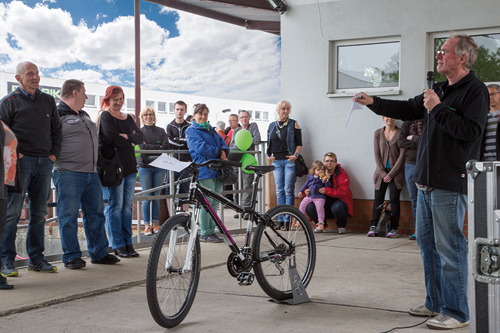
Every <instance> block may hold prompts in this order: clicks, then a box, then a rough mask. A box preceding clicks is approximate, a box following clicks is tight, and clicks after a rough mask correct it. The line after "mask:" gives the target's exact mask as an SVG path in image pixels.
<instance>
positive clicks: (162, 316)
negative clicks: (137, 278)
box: [146, 215, 201, 328]
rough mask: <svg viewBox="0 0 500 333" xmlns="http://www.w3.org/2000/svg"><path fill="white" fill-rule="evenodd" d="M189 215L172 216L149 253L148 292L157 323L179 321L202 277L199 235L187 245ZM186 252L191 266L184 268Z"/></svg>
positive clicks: (185, 311) (174, 322) (173, 324)
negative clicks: (192, 242)
mask: <svg viewBox="0 0 500 333" xmlns="http://www.w3.org/2000/svg"><path fill="white" fill-rule="evenodd" d="M189 223H190V219H189V217H188V216H186V215H175V216H173V217H171V218H169V219H168V220H167V221H166V222H165V223H164V225H163V226H162V228H161V229H160V232H159V233H158V235H157V237H156V240H155V241H154V243H153V246H152V248H151V252H150V254H149V261H148V268H147V275H146V294H147V299H148V305H149V310H150V312H151V315H152V316H153V318H154V320H155V321H156V322H157V323H158V325H160V326H162V327H166V328H172V327H175V326H177V325H179V324H180V323H181V322H182V321H183V320H184V318H185V317H186V315H187V314H188V312H189V309H190V308H191V305H192V304H193V301H194V297H195V295H196V290H197V288H198V281H199V278H200V260H201V252H200V239H199V236H198V235H193V236H194V237H195V240H194V241H195V243H194V246H193V249H192V251H190V250H189V248H188V243H189V239H190V236H191V230H190V228H189ZM187 256H191V267H188V269H185V267H184V265H185V262H186V258H187Z"/></svg>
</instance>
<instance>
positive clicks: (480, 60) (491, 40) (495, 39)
mask: <svg viewBox="0 0 500 333" xmlns="http://www.w3.org/2000/svg"><path fill="white" fill-rule="evenodd" d="M465 33H467V34H468V35H469V36H471V37H472V38H473V39H474V41H475V42H476V44H477V46H478V47H479V49H478V52H477V59H476V62H474V64H473V65H472V68H471V70H473V71H474V72H475V73H476V76H477V78H478V79H479V80H481V81H483V82H485V83H489V82H495V83H496V82H499V81H500V67H499V66H498V64H499V63H500V33H499V32H498V29H496V31H491V32H488V31H484V32H483V31H475V32H470V31H469V32H465ZM448 37H449V35H445V36H442V35H437V34H436V35H435V36H434V53H433V55H432V56H433V58H434V73H435V74H434V81H435V82H439V81H445V80H446V78H445V77H444V75H442V74H439V73H438V72H437V59H436V53H437V51H439V50H441V46H443V44H444V42H445V41H446V39H448ZM431 63H432V62H431Z"/></svg>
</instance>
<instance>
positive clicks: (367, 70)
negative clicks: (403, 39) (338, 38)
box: [337, 42, 400, 89]
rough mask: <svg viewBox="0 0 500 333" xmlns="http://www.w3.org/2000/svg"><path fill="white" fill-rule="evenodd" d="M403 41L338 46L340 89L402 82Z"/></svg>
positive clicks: (374, 86) (393, 85)
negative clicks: (401, 53)
mask: <svg viewBox="0 0 500 333" xmlns="http://www.w3.org/2000/svg"><path fill="white" fill-rule="evenodd" d="M399 46H400V43H399V42H387V43H374V44H358V45H342V46H338V47H337V89H350V88H377V87H398V86H399Z"/></svg>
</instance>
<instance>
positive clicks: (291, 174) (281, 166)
mask: <svg viewBox="0 0 500 333" xmlns="http://www.w3.org/2000/svg"><path fill="white" fill-rule="evenodd" d="M273 165H274V168H275V169H274V182H275V184H276V199H277V203H278V205H291V206H293V205H294V201H295V193H294V191H295V181H296V180H297V176H296V174H295V162H290V161H289V160H288V159H286V160H275V161H274V162H273ZM287 219H288V216H285V221H287ZM278 221H279V222H283V215H280V216H279V217H278Z"/></svg>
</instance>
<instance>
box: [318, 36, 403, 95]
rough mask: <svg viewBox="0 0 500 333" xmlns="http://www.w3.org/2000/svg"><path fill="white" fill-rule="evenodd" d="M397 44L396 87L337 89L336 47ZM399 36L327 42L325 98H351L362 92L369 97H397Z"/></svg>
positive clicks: (398, 88)
mask: <svg viewBox="0 0 500 333" xmlns="http://www.w3.org/2000/svg"><path fill="white" fill-rule="evenodd" d="M386 43H399V78H400V79H399V81H398V86H397V87H372V88H370V87H360V88H337V79H338V67H337V63H338V57H339V55H338V47H341V46H359V45H367V44H386ZM401 46H402V42H401V36H400V35H397V36H385V37H374V38H362V39H346V40H337V41H330V42H329V49H330V50H329V53H330V56H329V59H330V61H329V66H330V68H329V71H328V92H327V97H331V98H332V97H333V98H335V97H352V96H354V95H355V94H357V93H359V92H360V91H364V92H366V93H367V94H369V95H379V96H381V95H399V94H400V88H401V68H402V66H401V53H402V51H401Z"/></svg>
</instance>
